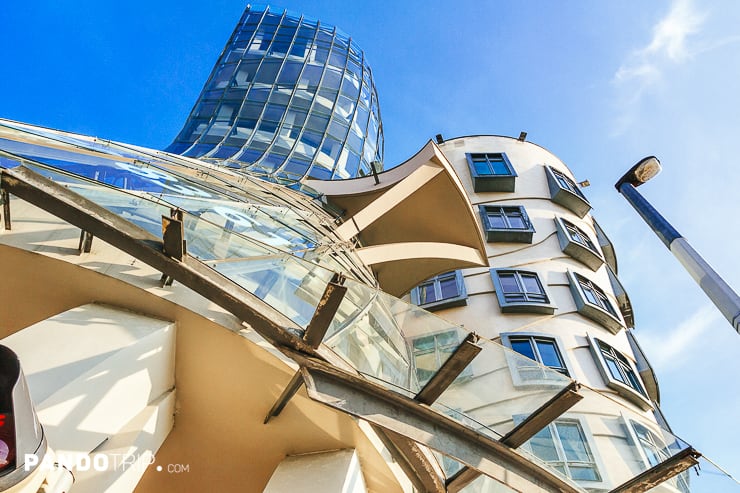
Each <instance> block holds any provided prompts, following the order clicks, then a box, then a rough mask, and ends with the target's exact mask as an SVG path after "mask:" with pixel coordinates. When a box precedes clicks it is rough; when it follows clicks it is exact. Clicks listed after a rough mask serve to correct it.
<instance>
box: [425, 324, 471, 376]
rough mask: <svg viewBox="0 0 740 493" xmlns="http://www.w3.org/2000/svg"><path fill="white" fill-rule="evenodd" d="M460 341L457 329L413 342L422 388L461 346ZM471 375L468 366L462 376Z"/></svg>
mask: <svg viewBox="0 0 740 493" xmlns="http://www.w3.org/2000/svg"><path fill="white" fill-rule="evenodd" d="M460 340H461V339H460V336H459V334H458V331H457V330H456V329H455V330H448V331H445V332H439V333H437V334H431V335H427V336H423V337H417V338H416V339H414V340H413V341H412V346H413V350H414V367H415V369H416V378H417V379H418V381H419V385H420V386H424V385H425V384H426V383H427V382H428V381H429V379H431V378H432V376H434V374H435V373H437V370H439V368H440V367H441V366H442V364H443V363H444V362H445V361H447V358H449V357H450V355H451V354H452V353H454V352H455V350H456V349H457V347H458V346H459V345H460ZM470 375H471V369H470V366H469V365H468V367H467V368H466V369H465V370H464V371H463V372H462V373H461V376H470Z"/></svg>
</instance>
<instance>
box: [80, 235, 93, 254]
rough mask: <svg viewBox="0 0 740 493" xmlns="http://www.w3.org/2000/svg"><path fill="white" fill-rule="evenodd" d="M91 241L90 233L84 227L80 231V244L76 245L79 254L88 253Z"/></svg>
mask: <svg viewBox="0 0 740 493" xmlns="http://www.w3.org/2000/svg"><path fill="white" fill-rule="evenodd" d="M92 241H93V235H92V233H89V232H87V231H85V230H84V229H83V230H81V231H80V244H79V245H77V250H78V251H79V252H80V254H83V253H90V250H91V249H92Z"/></svg>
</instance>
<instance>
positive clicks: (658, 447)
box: [625, 419, 690, 493]
mask: <svg viewBox="0 0 740 493" xmlns="http://www.w3.org/2000/svg"><path fill="white" fill-rule="evenodd" d="M625 421H626V422H627V429H628V430H629V434H630V438H631V439H632V441H633V443H634V444H635V445H636V450H637V453H638V456H639V458H640V460H641V461H642V462H643V467H644V468H645V470H647V469H649V468H651V467H655V466H657V465H658V464H660V463H661V462H663V461H665V460H666V459H669V458H670V457H671V456H672V455H674V454H675V453H676V452H678V451H680V450H681V448H682V447H681V446H680V445H678V443H677V442H674V443H675V444H676V445H677V446H676V447H675V450H673V451H671V450H670V448H669V447H666V445H665V441H664V440H663V439H662V438H661V437H660V436H659V435H658V434H656V433H654V432H653V431H651V430H650V429H649V428H648V427H646V426H644V425H642V424H640V423H638V422H636V421H633V420H631V419H627V420H625ZM666 483H667V484H670V485H671V486H673V487H674V488H676V489H677V490H678V491H680V492H681V493H689V491H690V489H689V475H688V473H687V472H683V473H681V474H679V475H677V476H675V477H673V478H671V479H669V480H668V481H667V482H666Z"/></svg>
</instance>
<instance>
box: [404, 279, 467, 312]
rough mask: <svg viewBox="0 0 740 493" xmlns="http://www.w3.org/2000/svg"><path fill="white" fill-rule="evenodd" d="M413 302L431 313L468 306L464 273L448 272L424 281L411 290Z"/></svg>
mask: <svg viewBox="0 0 740 493" xmlns="http://www.w3.org/2000/svg"><path fill="white" fill-rule="evenodd" d="M411 301H412V302H413V303H414V304H416V305H419V306H421V307H423V308H425V309H427V310H429V311H434V310H439V309H442V308H450V307H453V306H463V305H467V304H468V302H467V292H466V291H465V282H464V280H463V276H462V272H460V271H459V270H456V271H452V272H447V273H445V274H440V275H438V276H436V277H432V278H431V279H429V280H427V281H424V282H423V283H421V284H419V285H418V286H417V287H415V288H414V289H412V290H411Z"/></svg>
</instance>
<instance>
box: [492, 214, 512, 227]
mask: <svg viewBox="0 0 740 493" xmlns="http://www.w3.org/2000/svg"><path fill="white" fill-rule="evenodd" d="M488 224H489V225H490V227H491V228H492V229H506V228H507V227H508V226H507V224H506V221H504V217H503V215H502V214H500V213H490V212H489V213H488Z"/></svg>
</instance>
